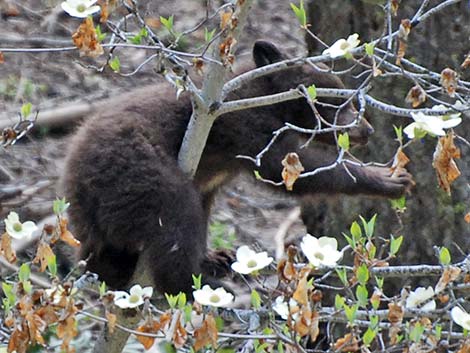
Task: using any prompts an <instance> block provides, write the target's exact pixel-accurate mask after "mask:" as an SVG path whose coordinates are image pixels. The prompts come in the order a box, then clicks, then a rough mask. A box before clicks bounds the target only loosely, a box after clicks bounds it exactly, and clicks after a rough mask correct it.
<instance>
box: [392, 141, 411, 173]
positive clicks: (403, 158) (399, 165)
mask: <svg viewBox="0 0 470 353" xmlns="http://www.w3.org/2000/svg"><path fill="white" fill-rule="evenodd" d="M409 162H410V159H409V158H408V156H407V155H406V154H405V152H403V149H402V148H401V147H400V148H398V150H397V153H395V157H393V164H392V168H391V169H392V176H397V174H399V173H400V172H401V171H403V169H405V167H406V165H407V164H408V163H409Z"/></svg>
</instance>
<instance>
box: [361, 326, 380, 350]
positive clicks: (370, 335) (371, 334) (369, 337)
mask: <svg viewBox="0 0 470 353" xmlns="http://www.w3.org/2000/svg"><path fill="white" fill-rule="evenodd" d="M376 335H377V332H376V331H375V330H372V329H371V328H370V327H369V328H368V329H367V331H366V332H364V335H363V336H362V341H363V342H364V344H365V345H366V346H367V347H368V346H370V344H371V343H372V341H373V340H374V338H375V336H376Z"/></svg>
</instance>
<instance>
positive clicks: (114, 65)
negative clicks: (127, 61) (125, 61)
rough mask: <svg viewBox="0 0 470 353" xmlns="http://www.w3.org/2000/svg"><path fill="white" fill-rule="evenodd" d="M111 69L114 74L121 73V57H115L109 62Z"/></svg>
mask: <svg viewBox="0 0 470 353" xmlns="http://www.w3.org/2000/svg"><path fill="white" fill-rule="evenodd" d="M109 67H110V68H111V69H112V70H113V71H114V72H119V70H120V69H121V62H120V61H119V57H118V56H115V57H113V58H112V59H111V60H109Z"/></svg>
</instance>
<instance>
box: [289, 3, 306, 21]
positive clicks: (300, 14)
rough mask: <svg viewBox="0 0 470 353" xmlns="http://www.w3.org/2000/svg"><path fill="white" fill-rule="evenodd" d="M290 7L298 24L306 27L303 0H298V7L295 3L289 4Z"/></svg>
mask: <svg viewBox="0 0 470 353" xmlns="http://www.w3.org/2000/svg"><path fill="white" fill-rule="evenodd" d="M290 7H291V8H292V11H294V13H295V16H297V19H298V20H299V23H300V26H302V27H306V26H307V14H306V12H305V8H304V2H303V0H300V4H299V7H297V6H296V5H294V4H292V3H291V4H290Z"/></svg>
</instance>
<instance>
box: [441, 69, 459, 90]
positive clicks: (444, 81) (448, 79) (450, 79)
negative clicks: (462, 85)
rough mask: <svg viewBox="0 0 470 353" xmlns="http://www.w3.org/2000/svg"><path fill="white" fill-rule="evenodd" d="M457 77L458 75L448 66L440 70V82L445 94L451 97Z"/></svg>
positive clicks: (455, 86)
mask: <svg viewBox="0 0 470 353" xmlns="http://www.w3.org/2000/svg"><path fill="white" fill-rule="evenodd" d="M457 79H458V75H457V72H455V71H454V70H452V69H449V68H448V67H447V68H445V69H444V70H442V72H441V80H440V83H441V86H442V88H444V89H445V91H446V92H447V94H448V95H449V96H451V97H453V96H454V95H455V90H456V88H457Z"/></svg>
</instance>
